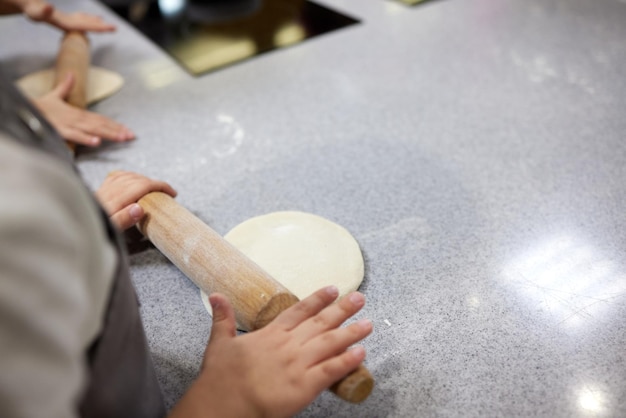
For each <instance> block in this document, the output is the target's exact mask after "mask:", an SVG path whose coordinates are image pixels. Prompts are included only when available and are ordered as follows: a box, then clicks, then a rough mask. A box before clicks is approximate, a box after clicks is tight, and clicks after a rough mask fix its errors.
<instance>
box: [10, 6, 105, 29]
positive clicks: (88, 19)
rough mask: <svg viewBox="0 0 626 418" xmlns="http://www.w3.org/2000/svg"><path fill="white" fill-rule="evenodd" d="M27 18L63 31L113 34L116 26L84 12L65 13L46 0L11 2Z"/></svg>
mask: <svg viewBox="0 0 626 418" xmlns="http://www.w3.org/2000/svg"><path fill="white" fill-rule="evenodd" d="M9 2H13V3H14V4H15V6H16V7H17V8H18V9H19V10H21V11H22V13H24V14H25V15H26V16H28V17H29V18H30V19H31V20H34V21H35V22H46V23H49V24H51V25H53V26H56V27H57V28H59V29H61V30H63V31H71V30H76V31H83V32H112V31H114V30H115V26H114V25H112V24H110V23H107V22H105V21H104V20H102V18H100V17H99V16H94V15H90V14H87V13H82V12H75V13H64V12H61V11H59V10H57V9H55V8H54V6H53V5H52V4H50V3H48V2H46V1H45V0H12V1H11V0H10V1H9Z"/></svg>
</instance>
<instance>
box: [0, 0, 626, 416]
mask: <svg viewBox="0 0 626 418" xmlns="http://www.w3.org/2000/svg"><path fill="white" fill-rule="evenodd" d="M60 4H61V5H65V6H66V7H69V6H75V7H78V8H80V9H82V10H85V11H91V12H97V13H100V14H103V15H105V16H107V18H109V20H113V21H116V22H117V23H118V24H119V30H118V32H117V33H116V34H113V35H101V36H93V37H92V40H93V51H94V57H93V60H92V61H93V63H94V64H96V65H99V66H102V67H106V68H109V69H112V70H115V71H117V72H119V73H121V74H123V75H124V77H125V78H126V84H125V86H124V88H123V89H122V91H120V92H119V93H118V94H117V95H115V96H113V97H111V98H109V99H107V100H105V101H103V102H101V103H100V104H98V105H97V106H96V108H95V109H96V110H97V111H99V112H101V113H104V114H106V115H109V116H111V117H114V118H116V119H118V120H120V121H122V122H124V123H125V124H127V125H128V126H130V127H131V128H132V129H133V130H134V131H135V132H136V133H137V134H138V137H139V138H138V140H137V141H135V142H133V143H131V144H128V145H123V146H111V147H105V148H103V149H101V150H99V151H98V152H93V153H89V154H86V155H83V156H82V157H81V158H80V161H79V167H80V168H81V170H82V171H83V173H84V175H85V177H86V179H87V181H88V183H89V184H90V185H92V186H93V187H96V186H97V185H99V183H100V182H101V181H102V179H103V178H104V177H105V175H106V173H107V172H109V171H111V170H113V169H117V168H123V169H129V170H134V171H138V172H141V173H144V174H147V175H149V176H154V177H158V178H161V179H165V180H167V181H169V182H171V183H172V184H173V185H174V186H175V187H176V188H177V189H178V191H179V197H178V200H179V201H180V202H181V203H182V204H183V205H184V206H186V207H188V208H189V209H190V210H192V211H193V212H194V213H196V214H197V215H198V216H199V217H200V218H201V219H203V220H204V221H205V222H207V223H208V224H210V225H211V226H212V227H213V228H214V229H215V230H217V231H218V232H220V233H225V232H227V231H228V230H229V229H230V228H232V227H233V226H235V225H236V224H238V223H239V222H241V221H243V220H245V219H247V218H249V217H252V216H255V215H259V214H263V213H267V212H271V211H276V210H286V209H297V210H302V211H307V212H312V213H315V214H318V215H321V216H324V217H326V218H329V219H331V220H333V221H335V222H337V223H339V224H341V225H343V226H345V227H346V228H347V229H348V230H350V231H351V232H352V233H353V235H354V236H355V238H356V239H357V241H358V242H359V244H360V245H361V248H362V250H363V254H364V256H365V260H366V277H365V281H364V283H363V286H362V288H361V290H362V291H363V292H364V293H365V294H366V296H367V299H368V303H367V305H366V307H365V308H364V310H363V311H362V313H360V314H359V315H358V317H359V318H361V317H368V318H371V319H372V320H373V322H374V325H375V331H374V333H373V335H372V336H371V337H369V338H368V339H367V340H366V341H365V343H364V345H365V347H366V349H367V350H368V358H367V360H366V365H367V366H368V368H369V369H370V370H371V371H372V373H373V374H374V376H375V378H376V383H377V385H376V388H375V390H374V392H373V393H372V395H371V397H370V398H369V399H368V400H367V401H365V402H364V403H363V404H361V405H358V406H354V405H349V404H346V403H344V402H342V401H339V400H338V399H336V398H335V397H334V396H333V395H332V394H329V393H324V394H323V395H322V396H321V397H320V398H319V399H318V400H316V401H315V403H313V404H312V405H311V406H310V407H309V408H307V409H306V410H305V411H303V412H302V414H301V416H302V417H327V416H334V417H414V416H511V415H517V416H530V415H533V416H563V417H565V416H567V417H571V416H613V417H617V416H626V255H625V254H626V70H625V68H626V2H625V1H623V0H619V1H618V0H456V1H452V0H441V1H430V2H427V3H424V4H422V5H421V6H418V7H406V6H404V5H402V4H399V3H394V2H390V1H382V0H359V1H348V0H338V1H332V2H331V1H325V2H324V4H327V5H329V6H331V7H333V8H335V9H338V10H342V11H345V12H346V13H348V14H349V15H351V16H355V17H357V18H358V19H360V20H361V21H362V23H361V24H359V25H354V26H351V27H349V28H346V29H342V30H339V31H336V32H332V33H330V34H326V35H324V36H321V37H319V38H315V39H312V40H308V41H306V42H304V43H302V44H300V45H297V46H294V47H291V48H288V49H284V50H279V51H275V52H272V53H268V54H265V55H263V56H261V57H258V58H255V59H252V60H250V61H247V62H245V63H242V64H239V65H235V66H232V67H229V68H227V69H225V70H221V71H218V72H215V73H212V74H207V75H205V76H202V77H199V78H194V77H192V76H190V75H188V74H187V73H185V72H184V71H183V70H182V69H181V68H179V67H178V66H177V64H176V63H175V62H173V60H172V59H170V58H169V57H168V56H167V55H166V54H165V53H163V52H162V51H161V50H160V49H159V48H157V47H156V46H154V45H153V44H152V43H151V42H149V41H148V40H146V39H145V38H144V37H143V36H142V35H140V34H139V33H138V32H137V31H135V30H134V29H132V28H130V27H129V26H128V25H126V24H125V23H123V22H122V21H120V20H119V19H117V18H116V16H113V15H112V13H111V12H109V11H108V10H106V9H104V8H103V7H102V6H100V5H98V4H95V3H90V2H81V1H78V0H67V1H64V2H61V3H60ZM9 39H10V40H11V42H8V40H9ZM0 43H1V44H2V48H0V59H1V60H2V64H3V66H4V67H5V69H7V70H8V71H9V72H10V73H12V74H13V75H14V76H15V77H17V76H20V75H23V74H25V73H27V72H29V71H33V70H36V69H40V68H41V67H44V66H48V65H50V63H51V62H52V61H53V58H54V51H55V50H56V47H57V43H58V35H57V34H56V32H54V31H53V30H51V29H47V28H45V27H43V26H41V25H38V26H35V25H33V24H30V23H28V22H26V21H25V20H23V19H20V18H8V19H7V18H3V19H0ZM132 273H133V276H134V280H135V284H136V286H137V289H138V292H139V297H140V300H141V303H142V313H143V317H144V320H145V325H146V329H147V332H148V336H149V339H150V343H151V348H152V352H153V355H154V358H155V360H156V364H157V368H158V374H159V378H160V380H161V382H162V385H163V389H164V392H165V394H166V398H167V401H168V405H170V406H171V405H172V404H173V403H174V402H175V401H176V400H177V399H178V398H179V397H180V395H181V394H182V393H183V391H184V390H185V388H186V387H187V386H188V385H189V383H190V382H191V380H192V379H193V377H194V376H195V374H196V371H197V369H198V366H199V364H200V361H201V355H202V352H203V348H204V344H205V342H206V340H207V335H208V332H209V328H210V318H209V316H208V315H207V313H206V312H205V310H204V308H203V306H202V303H201V301H200V298H199V296H198V290H197V289H196V288H195V287H194V285H193V284H192V283H191V282H190V281H189V280H188V279H186V278H185V277H184V276H183V275H182V274H181V273H180V272H179V271H178V270H177V269H176V268H175V267H174V266H173V265H171V264H170V263H169V262H168V261H167V260H166V259H165V258H164V257H163V256H162V255H160V254H159V253H158V252H157V251H156V250H148V251H145V252H143V253H139V254H137V255H134V256H133V257H132Z"/></svg>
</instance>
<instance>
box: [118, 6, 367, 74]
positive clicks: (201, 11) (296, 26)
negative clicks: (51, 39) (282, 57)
mask: <svg viewBox="0 0 626 418" xmlns="http://www.w3.org/2000/svg"><path fill="white" fill-rule="evenodd" d="M110 7H111V8H112V9H113V10H114V11H115V12H116V13H117V14H119V15H120V16H121V17H123V18H124V19H126V20H127V21H128V22H129V23H130V24H131V25H133V26H134V27H136V28H137V29H138V30H139V31H141V32H142V33H143V34H144V35H146V36H147V37H148V38H150V39H151V40H152V41H154V42H155V43H156V44H158V45H159V46H160V47H161V48H163V49H164V50H165V51H166V52H167V53H169V54H170V55H171V56H172V57H174V58H175V59H176V60H177V61H178V62H179V63H180V64H181V65H182V66H183V67H184V68H185V69H186V70H187V71H189V72H190V73H191V74H193V75H196V76H197V75H201V74H204V73H207V72H210V71H214V70H216V69H219V68H222V67H225V66H228V65H231V64H234V63H237V62H240V61H243V60H246V59H249V58H251V57H254V56H257V55H259V54H262V53H265V52H268V51H272V50H274V49H278V48H284V47H287V46H291V45H295V44H298V43H301V42H303V41H305V40H307V39H310V38H313V37H315V36H318V35H321V34H324V33H327V32H330V31H334V30H337V29H340V28H343V27H346V26H349V25H353V24H355V23H358V22H359V21H358V20H356V19H354V18H352V17H349V16H346V15H344V14H342V13H339V12H337V11H334V10H331V9H329V8H327V7H325V6H321V5H319V4H316V3H314V2H311V1H304V0H158V1H156V0H155V1H145V0H137V1H134V2H132V3H130V4H129V5H124V6H112V5H111V6H110Z"/></svg>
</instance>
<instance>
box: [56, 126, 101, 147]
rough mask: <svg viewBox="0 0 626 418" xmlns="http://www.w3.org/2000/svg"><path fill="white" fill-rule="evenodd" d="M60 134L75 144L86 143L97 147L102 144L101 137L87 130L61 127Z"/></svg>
mask: <svg viewBox="0 0 626 418" xmlns="http://www.w3.org/2000/svg"><path fill="white" fill-rule="evenodd" d="M59 134H61V136H62V137H63V139H65V140H67V141H69V142H73V143H75V144H80V145H85V146H88V147H95V146H98V145H100V138H98V137H97V136H93V135H89V134H88V133H86V132H83V131H81V130H80V129H75V128H61V129H59Z"/></svg>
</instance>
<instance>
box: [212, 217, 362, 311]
mask: <svg viewBox="0 0 626 418" xmlns="http://www.w3.org/2000/svg"><path fill="white" fill-rule="evenodd" d="M224 238H225V239H226V240H227V241H228V242H230V243H231V244H233V245H234V246H235V247H237V248H238V249H239V250H240V251H241V252H242V253H244V254H245V255H247V256H248V257H249V258H250V259H252V261H254V262H255V263H257V264H258V265H259V266H261V268H262V269H264V270H265V271H267V272H268V273H269V274H270V275H271V276H272V277H273V278H274V279H276V280H277V281H279V282H280V283H281V284H282V285H283V286H285V287H286V288H287V289H289V290H290V291H291V292H292V293H293V294H294V295H296V296H297V297H298V298H299V299H303V298H305V297H307V296H309V295H311V294H312V293H313V292H315V291H316V290H318V289H320V288H322V287H324V286H329V285H335V286H337V287H338V288H339V295H340V296H343V295H346V294H348V293H350V292H352V291H354V290H356V289H358V287H359V285H360V284H361V282H362V281H363V274H364V265H363V255H362V254H361V249H360V248H359V244H358V243H357V242H356V240H355V239H354V238H353V237H352V235H351V234H350V233H349V232H348V231H347V230H346V229H345V228H343V227H341V226H339V225H337V224H336V223H334V222H331V221H329V220H328V219H325V218H322V217H321V216H317V215H312V214H309V213H304V212H295V211H286V212H273V213H270V214H267V215H262V216H257V217H255V218H251V219H248V220H247V221H245V222H243V223H241V224H239V225H237V226H236V227H234V228H233V229H232V230H231V231H230V232H229V233H228V234H226V235H225V236H224ZM200 294H201V297H202V301H203V302H204V305H205V307H206V308H207V310H208V311H209V313H211V306H210V305H209V303H208V298H207V295H206V294H205V293H204V292H203V291H200Z"/></svg>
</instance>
